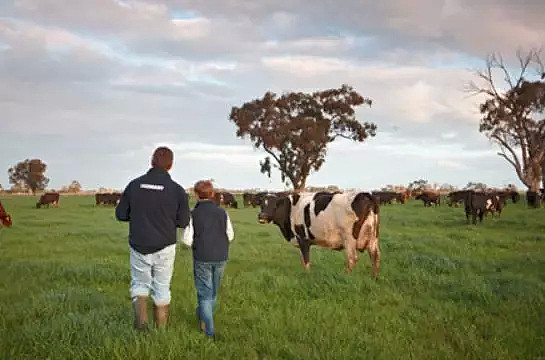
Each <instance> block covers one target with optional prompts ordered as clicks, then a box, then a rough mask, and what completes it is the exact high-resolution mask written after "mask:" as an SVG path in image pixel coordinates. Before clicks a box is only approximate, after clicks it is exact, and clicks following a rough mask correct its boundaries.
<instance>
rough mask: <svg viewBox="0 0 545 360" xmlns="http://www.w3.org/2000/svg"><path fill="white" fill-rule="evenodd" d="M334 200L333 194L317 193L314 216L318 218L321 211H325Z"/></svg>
mask: <svg viewBox="0 0 545 360" xmlns="http://www.w3.org/2000/svg"><path fill="white" fill-rule="evenodd" d="M331 199H333V194H331V193H317V194H316V195H314V215H316V216H318V214H319V213H320V211H324V210H325V209H326V208H327V206H328V205H329V203H330V202H331Z"/></svg>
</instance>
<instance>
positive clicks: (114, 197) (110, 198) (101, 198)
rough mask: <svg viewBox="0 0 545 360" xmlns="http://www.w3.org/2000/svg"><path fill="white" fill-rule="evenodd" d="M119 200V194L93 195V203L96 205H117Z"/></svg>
mask: <svg viewBox="0 0 545 360" xmlns="http://www.w3.org/2000/svg"><path fill="white" fill-rule="evenodd" d="M120 199H121V194H120V193H102V194H95V201H96V204H97V205H114V206H115V205H117V204H118V203H119V200H120Z"/></svg>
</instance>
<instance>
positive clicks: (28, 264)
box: [0, 197, 545, 359]
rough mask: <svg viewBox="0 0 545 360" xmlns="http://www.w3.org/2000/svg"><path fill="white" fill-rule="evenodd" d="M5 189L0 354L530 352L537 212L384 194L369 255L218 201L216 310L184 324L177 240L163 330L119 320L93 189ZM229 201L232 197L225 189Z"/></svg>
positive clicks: (544, 231)
mask: <svg viewBox="0 0 545 360" xmlns="http://www.w3.org/2000/svg"><path fill="white" fill-rule="evenodd" d="M34 202H35V199H34V198H29V197H12V198H3V199H2V203H3V204H4V206H5V207H6V209H7V210H8V211H9V212H10V213H11V215H12V216H13V220H14V226H13V228H12V229H5V228H4V229H0V279H1V281H0V358H1V359H27V358H28V359H182V358H183V359H187V358H188V359H201V358H205V357H206V358H212V359H219V358H226V359H359V358H361V359H367V358H375V359H406V358H414V359H443V358H445V359H543V358H545V211H544V210H543V209H536V210H529V209H526V208H524V206H523V205H522V204H521V205H511V204H509V205H508V206H507V208H506V209H505V212H504V214H503V215H502V217H501V218H500V219H497V218H494V219H493V218H488V219H486V220H485V222H484V223H483V224H482V225H478V226H471V225H470V226H468V225H466V224H465V217H464V215H463V210H462V209H460V208H448V207H440V208H436V209H434V208H424V207H423V206H422V204H421V203H417V202H411V203H409V204H406V205H393V206H385V207H382V209H381V211H382V219H381V239H380V244H381V250H382V268H381V273H380V275H379V279H378V280H377V281H374V280H372V278H371V276H370V271H371V266H370V262H369V259H368V256H366V255H365V254H363V255H365V256H361V257H360V261H359V263H358V265H357V266H356V269H355V271H354V272H353V273H352V274H351V275H347V274H345V273H344V272H343V265H344V257H343V256H344V255H343V253H342V252H331V251H328V250H324V249H319V248H313V249H312V252H311V262H312V266H313V268H312V271H311V272H310V273H308V272H306V271H305V270H303V269H302V267H301V265H300V258H299V253H298V249H296V248H293V247H292V246H291V245H289V244H287V242H286V241H285V240H283V239H282V237H281V235H280V232H279V231H278V229H277V228H276V227H274V226H272V225H259V224H257V222H256V214H257V210H256V209H239V210H229V213H230V217H231V219H232V220H233V223H234V227H235V232H236V239H235V241H234V243H233V244H232V247H231V253H230V261H229V263H228V266H227V269H226V274H225V279H224V281H223V283H222V288H221V292H220V300H219V308H218V312H217V316H216V322H217V328H218V332H219V335H220V338H219V341H217V342H210V341H207V340H206V339H204V338H203V336H202V334H201V333H200V332H199V331H198V326H197V323H196V320H195V318H194V306H195V294H194V288H193V279H192V274H191V252H190V251H189V250H186V249H184V248H183V247H180V248H179V250H178V253H177V260H176V265H175V272H174V278H173V282H172V298H173V300H172V305H171V316H170V323H169V326H168V328H167V329H165V330H161V331H155V330H153V331H151V332H149V333H148V334H138V333H136V332H134V331H133V330H132V328H131V326H132V309H131V303H130V299H129V293H128V284H129V281H130V276H129V265H128V245H127V226H126V224H121V223H118V222H116V221H115V219H114V215H113V209H112V208H107V207H96V206H94V199H93V198H92V197H64V198H62V199H61V206H60V208H58V209H55V208H51V209H35V208H34ZM239 203H241V202H239Z"/></svg>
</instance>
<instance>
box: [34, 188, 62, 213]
mask: <svg viewBox="0 0 545 360" xmlns="http://www.w3.org/2000/svg"><path fill="white" fill-rule="evenodd" d="M60 197H61V195H60V194H59V193H58V192H49V193H45V194H43V195H42V196H40V200H38V202H36V208H37V209H39V208H41V207H42V205H47V207H49V205H50V204H53V206H55V207H59V199H60Z"/></svg>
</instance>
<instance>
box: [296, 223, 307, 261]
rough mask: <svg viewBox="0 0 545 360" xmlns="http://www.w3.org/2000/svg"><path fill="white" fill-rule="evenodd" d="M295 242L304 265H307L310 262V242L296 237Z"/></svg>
mask: <svg viewBox="0 0 545 360" xmlns="http://www.w3.org/2000/svg"><path fill="white" fill-rule="evenodd" d="M300 226H302V225H300ZM297 242H298V243H299V249H300V250H301V255H302V256H303V262H304V263H305V265H307V264H308V263H309V262H310V241H308V239H305V238H303V237H299V236H298V237H297Z"/></svg>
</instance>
